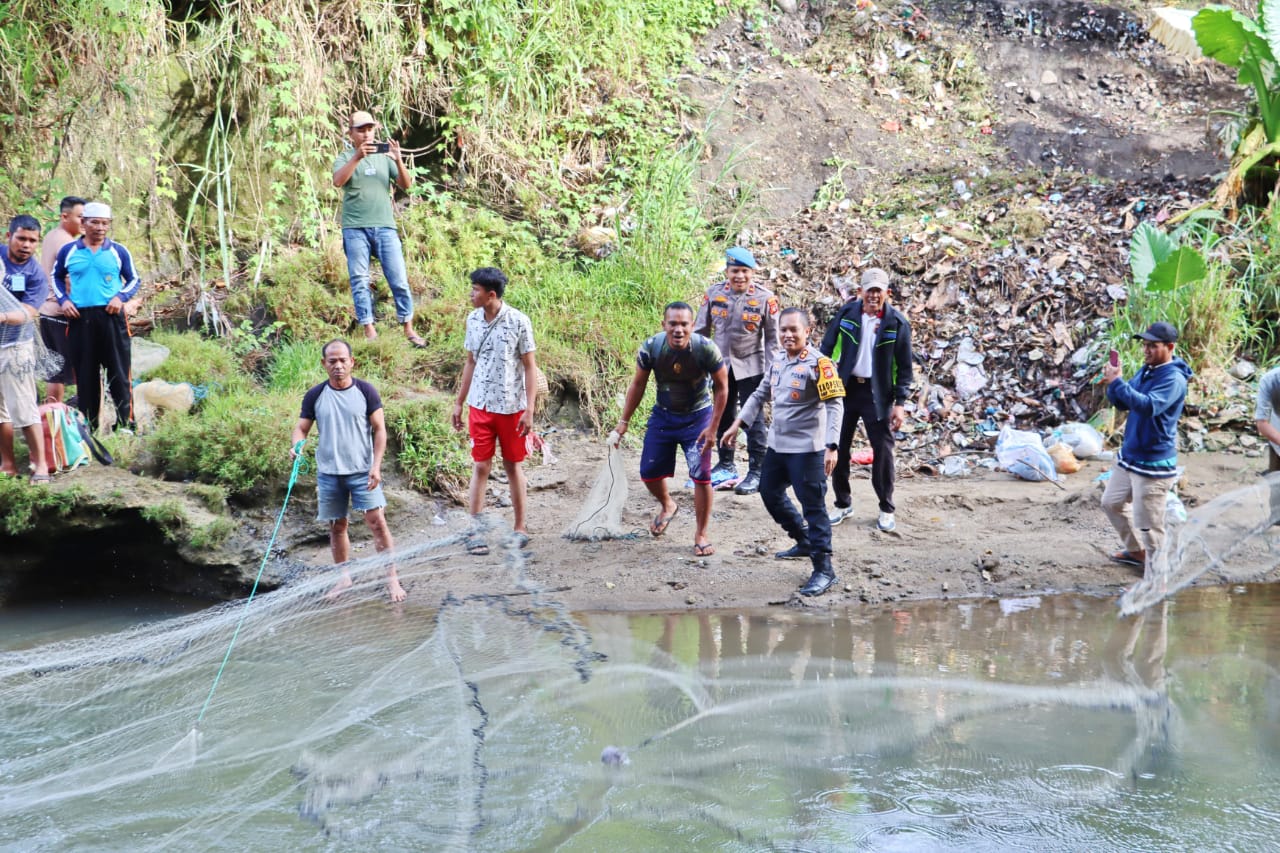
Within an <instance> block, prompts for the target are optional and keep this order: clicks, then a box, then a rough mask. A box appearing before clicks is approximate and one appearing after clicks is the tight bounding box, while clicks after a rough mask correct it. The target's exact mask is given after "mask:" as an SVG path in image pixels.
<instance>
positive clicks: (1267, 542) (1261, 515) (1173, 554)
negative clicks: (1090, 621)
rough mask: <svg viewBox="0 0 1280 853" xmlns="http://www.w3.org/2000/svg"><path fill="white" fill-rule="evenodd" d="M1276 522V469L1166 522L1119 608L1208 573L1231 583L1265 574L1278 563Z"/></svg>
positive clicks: (1279, 477)
mask: <svg viewBox="0 0 1280 853" xmlns="http://www.w3.org/2000/svg"><path fill="white" fill-rule="evenodd" d="M1169 521H1172V520H1167V522H1166V523H1168V522H1169ZM1277 524H1280V472H1277V473H1273V474H1267V475H1266V476H1265V477H1260V478H1259V479H1258V481H1257V482H1256V483H1253V484H1251V485H1248V486H1245V487H1243V488H1239V489H1235V490H1233V491H1230V492H1227V493H1226V494H1223V495H1219V496H1218V497H1216V498H1214V499H1213V500H1211V501H1209V503H1207V504H1205V505H1204V506H1201V507H1196V508H1195V509H1194V510H1193V511H1192V512H1190V513H1189V514H1188V516H1187V520H1186V521H1185V522H1181V523H1176V522H1174V523H1172V524H1170V526H1169V527H1168V529H1167V535H1166V537H1165V544H1164V547H1163V548H1162V549H1161V550H1160V551H1159V552H1158V553H1156V554H1155V555H1154V557H1153V558H1152V559H1151V560H1150V565H1149V566H1148V568H1147V571H1146V573H1145V575H1144V577H1143V578H1142V580H1140V581H1138V583H1136V584H1134V585H1133V586H1132V587H1131V588H1130V589H1129V590H1127V591H1126V592H1125V593H1124V594H1123V595H1122V596H1121V597H1120V612H1121V613H1123V614H1125V615H1128V614H1132V613H1137V612H1139V611H1141V610H1145V609H1146V608H1148V607H1150V606H1151V605H1152V604H1155V603H1156V602H1158V601H1160V600H1161V599H1163V598H1165V597H1167V596H1170V595H1173V594H1174V593H1175V592H1177V591H1178V590H1180V589H1183V588H1185V587H1187V586H1188V585H1190V584H1191V583H1193V582H1194V581H1196V580H1197V579H1198V578H1200V577H1202V576H1204V575H1206V574H1213V575H1215V576H1217V577H1219V578H1221V579H1222V580H1224V581H1228V582H1231V583H1239V582H1244V581H1259V580H1262V579H1264V578H1265V577H1267V575H1269V574H1271V573H1272V572H1274V571H1275V570H1276V568H1277V567H1280V527H1277V526H1276V525H1277Z"/></svg>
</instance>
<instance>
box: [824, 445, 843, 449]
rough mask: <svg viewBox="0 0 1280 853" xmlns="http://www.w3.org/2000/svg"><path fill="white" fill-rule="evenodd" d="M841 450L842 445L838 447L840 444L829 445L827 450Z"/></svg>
mask: <svg viewBox="0 0 1280 853" xmlns="http://www.w3.org/2000/svg"><path fill="white" fill-rule="evenodd" d="M839 449H840V445H838V444H828V445H827V450H839Z"/></svg>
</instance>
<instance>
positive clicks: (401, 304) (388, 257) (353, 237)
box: [342, 228, 413, 326]
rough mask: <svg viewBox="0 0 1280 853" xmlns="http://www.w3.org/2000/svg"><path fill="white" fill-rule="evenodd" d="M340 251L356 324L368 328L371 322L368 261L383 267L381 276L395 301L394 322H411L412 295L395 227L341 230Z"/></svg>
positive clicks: (371, 304) (371, 305)
mask: <svg viewBox="0 0 1280 853" xmlns="http://www.w3.org/2000/svg"><path fill="white" fill-rule="evenodd" d="M342 251H343V252H344V253H345V254H346V256H347V275H349V276H350V277H351V301H352V302H353V303H355V307H356V322H357V323H359V324H360V325H361V326H367V325H369V324H370V323H372V322H373V296H372V295H371V294H370V292H369V258H370V257H371V256H372V257H375V258H377V259H378V262H379V263H380V264H382V274H383V275H385V276H386V277H387V284H388V285H389V286H390V287H391V293H392V295H393V296H394V297H395V301H396V320H397V321H399V322H401V323H407V322H409V321H410V320H412V319H413V295H412V294H410V293H409V278H408V276H407V275H406V274H405V267H404V251H403V250H402V249H401V248H400V235H399V233H397V232H396V229H394V228H343V229H342Z"/></svg>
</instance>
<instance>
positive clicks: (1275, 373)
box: [1253, 367, 1280, 471]
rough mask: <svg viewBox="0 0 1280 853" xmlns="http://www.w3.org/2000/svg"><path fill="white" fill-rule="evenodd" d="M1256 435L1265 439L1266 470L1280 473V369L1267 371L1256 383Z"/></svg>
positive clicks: (1254, 415)
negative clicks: (1267, 444)
mask: <svg viewBox="0 0 1280 853" xmlns="http://www.w3.org/2000/svg"><path fill="white" fill-rule="evenodd" d="M1253 420H1254V425H1255V426H1257V428H1258V435H1260V436H1262V437H1263V438H1265V439H1266V440H1267V441H1268V442H1269V443H1270V446H1269V447H1268V448H1267V470H1268V471H1280V367H1277V368H1274V369H1272V370H1268V371H1267V372H1266V374H1265V375H1264V376H1263V377H1262V380H1261V381H1260V382H1259V383H1258V403H1257V405H1256V406H1255V407H1254V411H1253Z"/></svg>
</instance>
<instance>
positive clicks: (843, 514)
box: [827, 506, 853, 527]
mask: <svg viewBox="0 0 1280 853" xmlns="http://www.w3.org/2000/svg"><path fill="white" fill-rule="evenodd" d="M851 515H853V507H851V506H838V507H836V508H835V509H833V510H831V513H830V514H829V515H828V516H827V520H828V521H830V522H831V526H832V527H835V526H836V525H837V524H839V523H840V522H842V521H844V520H845V519H846V518H848V517H849V516H851Z"/></svg>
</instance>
